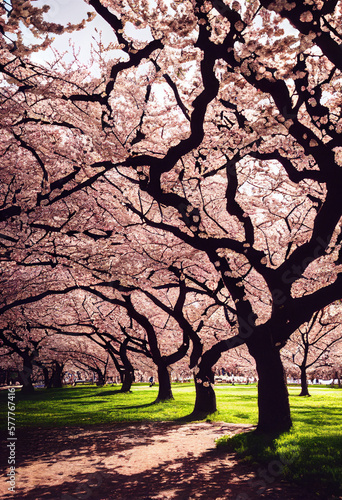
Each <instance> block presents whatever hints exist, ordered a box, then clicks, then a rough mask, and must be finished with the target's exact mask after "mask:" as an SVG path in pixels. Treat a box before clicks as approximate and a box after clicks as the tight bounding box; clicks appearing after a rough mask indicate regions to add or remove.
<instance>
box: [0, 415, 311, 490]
mask: <svg viewBox="0 0 342 500" xmlns="http://www.w3.org/2000/svg"><path fill="white" fill-rule="evenodd" d="M249 428H250V426H243V425H234V424H226V423H218V422H214V423H208V422H203V423H190V424H188V423H187V424H183V425H179V424H172V423H167V422H160V423H146V424H132V425H127V424H125V425H120V424H116V425H111V426H109V425H103V426H101V427H99V426H97V427H96V428H95V427H92V428H70V429H53V430H38V429H35V430H30V431H26V432H23V431H21V432H19V433H17V438H18V439H17V442H16V492H15V493H14V494H13V493H9V492H8V491H7V488H8V483H7V480H6V476H3V477H2V478H1V479H0V492H2V495H1V494H0V497H1V498H3V499H7V498H18V499H20V500H41V499H51V500H59V499H60V500H75V499H90V500H107V499H108V500H111V499H113V500H114V499H115V500H152V499H153V500H155V499H158V500H159V499H165V500H166V499H177V500H195V499H203V500H225V499H232V500H252V499H265V498H267V499H269V500H271V499H272V500H312V496H308V495H307V494H305V492H301V491H298V489H296V488H294V487H292V486H290V485H288V484H286V483H284V482H282V480H281V476H279V477H278V478H276V479H274V474H273V476H272V475H270V474H269V473H267V471H266V469H265V470H264V471H262V470H261V469H260V468H259V469H258V467H257V468H254V469H253V467H251V466H250V465H245V464H242V463H239V462H237V461H236V459H235V458H234V455H232V454H227V453H222V452H218V451H217V450H216V449H215V439H216V438H218V437H219V436H222V435H225V434H230V435H233V434H235V433H237V432H241V431H243V430H248V429H249ZM2 443H4V440H2ZM2 449H3V451H4V448H2ZM5 453H6V452H5ZM4 455H5V454H4V453H3V452H2V465H5V464H4V459H5V458H6V457H5V456H4ZM270 470H271V469H270ZM2 471H5V474H6V473H7V471H6V469H4V468H2ZM265 473H266V475H265ZM271 480H272V482H271ZM265 487H266V489H265Z"/></svg>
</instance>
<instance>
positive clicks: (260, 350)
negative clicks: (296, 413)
mask: <svg viewBox="0 0 342 500" xmlns="http://www.w3.org/2000/svg"><path fill="white" fill-rule="evenodd" d="M251 354H252V355H253V357H254V359H255V361H256V367H257V372H258V376H259V383H258V407H259V422H258V427H257V432H260V433H281V432H285V431H288V430H289V429H290V428H291V426H292V421H291V412H290V404H289V395H288V391H287V385H286V379H285V373H284V368H283V364H282V362H281V358H280V352H279V349H277V347H275V346H274V345H273V344H272V341H271V339H264V341H263V342H259V343H258V345H255V346H254V347H253V349H252V350H251Z"/></svg>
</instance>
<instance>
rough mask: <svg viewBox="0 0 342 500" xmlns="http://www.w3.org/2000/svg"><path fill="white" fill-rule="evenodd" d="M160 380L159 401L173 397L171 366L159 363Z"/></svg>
mask: <svg viewBox="0 0 342 500" xmlns="http://www.w3.org/2000/svg"><path fill="white" fill-rule="evenodd" d="M158 382H159V391H158V397H157V401H167V400H168V399H173V394H172V389H171V377H170V372H169V367H168V366H167V365H165V364H163V363H160V364H159V365H158Z"/></svg>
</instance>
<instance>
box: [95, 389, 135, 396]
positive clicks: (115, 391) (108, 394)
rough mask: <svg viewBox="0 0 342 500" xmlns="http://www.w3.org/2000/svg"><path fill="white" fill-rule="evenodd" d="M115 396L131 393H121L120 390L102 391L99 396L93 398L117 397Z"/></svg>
mask: <svg viewBox="0 0 342 500" xmlns="http://www.w3.org/2000/svg"><path fill="white" fill-rule="evenodd" d="M115 394H129V393H127V392H121V390H120V389H113V390H111V391H101V392H99V393H98V394H93V395H92V397H93V398H97V397H102V396H115Z"/></svg>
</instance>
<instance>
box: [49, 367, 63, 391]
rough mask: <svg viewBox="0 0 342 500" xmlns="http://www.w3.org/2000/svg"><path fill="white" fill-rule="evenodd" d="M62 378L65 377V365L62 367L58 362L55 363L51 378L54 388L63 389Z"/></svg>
mask: <svg viewBox="0 0 342 500" xmlns="http://www.w3.org/2000/svg"><path fill="white" fill-rule="evenodd" d="M62 376H63V365H60V364H59V363H58V361H55V366H54V368H53V371H52V376H51V378H52V386H53V387H63V383H62Z"/></svg>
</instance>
